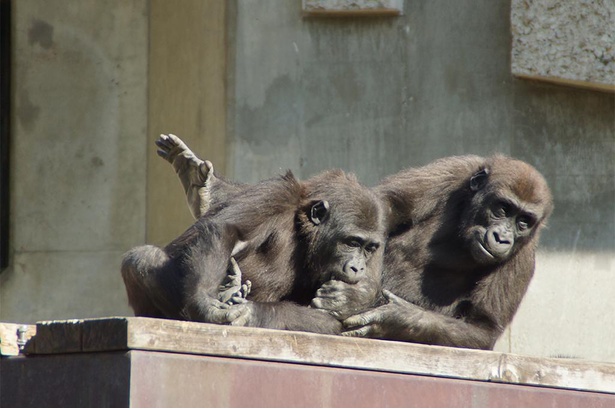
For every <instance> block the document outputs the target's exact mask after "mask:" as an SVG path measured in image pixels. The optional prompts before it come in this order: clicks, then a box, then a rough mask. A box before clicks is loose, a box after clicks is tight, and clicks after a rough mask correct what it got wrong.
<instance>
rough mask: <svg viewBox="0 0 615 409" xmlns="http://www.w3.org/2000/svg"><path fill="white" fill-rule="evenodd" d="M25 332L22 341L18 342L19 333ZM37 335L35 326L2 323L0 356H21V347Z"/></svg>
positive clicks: (0, 328) (0, 325)
mask: <svg viewBox="0 0 615 409" xmlns="http://www.w3.org/2000/svg"><path fill="white" fill-rule="evenodd" d="M21 331H23V332H24V333H23V335H21V339H20V340H18V338H19V336H18V334H19V332H21ZM35 334H36V326H35V325H25V324H13V323H8V322H0V355H1V356H14V355H19V345H20V343H22V342H27V341H28V340H29V339H30V338H32V337H33V336H34V335H35Z"/></svg>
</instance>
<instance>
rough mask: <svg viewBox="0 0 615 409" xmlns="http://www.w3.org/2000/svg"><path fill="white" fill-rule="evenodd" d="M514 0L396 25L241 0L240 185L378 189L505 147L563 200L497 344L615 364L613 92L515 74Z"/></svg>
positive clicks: (443, 4) (431, 5)
mask: <svg viewBox="0 0 615 409" xmlns="http://www.w3.org/2000/svg"><path fill="white" fill-rule="evenodd" d="M510 11H511V5H510V2H507V1H491V0H482V1H478V0H473V1H470V0H468V1H458V2H450V1H444V0H436V1H406V3H405V5H404V15H403V16H401V17H394V18H374V19H372V18H363V19H356V18H355V19H317V18H305V19H304V18H301V10H300V4H299V2H287V1H283V0H279V1H274V0H272V1H268V2H266V3H263V2H258V3H257V2H244V1H239V2H238V4H237V21H236V24H237V27H236V30H235V32H236V36H237V37H236V50H235V56H234V59H235V61H236V65H235V71H234V75H235V81H234V84H235V91H234V94H233V99H234V100H235V104H234V106H233V108H234V112H233V113H232V115H231V116H230V118H231V119H230V121H231V124H230V125H231V131H230V132H229V135H233V139H232V142H233V147H234V150H233V156H232V159H233V164H232V167H231V170H232V174H233V176H234V177H235V178H236V179H238V180H241V181H250V182H251V181H256V180H258V179H261V178H265V177H270V176H272V175H274V174H276V173H279V172H280V171H282V170H284V169H286V168H290V169H292V170H293V171H294V172H295V173H296V174H297V175H298V176H300V177H306V176H310V175H312V174H314V173H316V172H318V171H320V170H322V169H326V168H330V167H341V168H344V169H347V170H350V171H354V172H356V173H357V174H358V176H359V177H360V179H361V180H363V181H365V182H366V183H368V184H375V183H376V182H377V181H378V180H379V179H380V178H382V177H383V176H385V175H387V174H390V173H393V172H396V171H397V170H399V169H401V168H403V167H406V166H416V165H422V164H425V163H427V162H429V161H431V160H433V159H435V158H438V157H441V156H447V155H457V154H465V153H475V154H480V155H488V154H490V153H493V152H496V151H500V152H504V153H506V154H509V155H512V156H515V157H518V158H520V159H523V160H526V161H528V162H529V163H531V164H533V165H535V166H536V167H537V168H538V169H539V170H540V171H541V172H542V173H543V174H544V175H545V177H546V178H547V180H548V182H549V183H550V185H551V188H552V190H553V193H554V196H555V206H556V208H555V213H554V215H553V218H552V220H551V222H550V227H549V229H548V230H547V231H546V232H545V233H544V234H543V237H542V247H541V251H540V253H539V255H538V260H537V270H536V276H535V279H534V281H533V283H532V285H531V287H530V289H529V292H528V294H527V296H526V299H525V301H524V302H523V304H522V306H521V309H520V311H519V314H518V315H517V317H516V319H515V321H514V323H513V325H512V327H511V328H510V330H509V331H507V333H506V334H505V336H504V337H503V338H502V339H501V341H500V342H499V343H498V346H497V348H498V349H499V350H502V351H510V352H515V353H523V354H535V355H543V356H550V355H572V356H579V357H583V358H589V359H598V360H611V361H615V343H613V342H612V339H613V338H614V337H615V311H614V307H615V301H614V300H615V286H613V285H611V283H612V281H613V277H614V276H615V208H614V206H613V203H615V163H614V162H615V121H614V119H615V114H614V113H615V97H614V95H613V94H607V93H599V92H590V91H582V90H577V89H573V88H565V87H556V86H549V85H543V84H540V83H528V82H524V81H522V80H517V79H513V78H512V77H511V71H510V64H511V61H510V51H511V48H510V44H511V34H510V32H511V28H510Z"/></svg>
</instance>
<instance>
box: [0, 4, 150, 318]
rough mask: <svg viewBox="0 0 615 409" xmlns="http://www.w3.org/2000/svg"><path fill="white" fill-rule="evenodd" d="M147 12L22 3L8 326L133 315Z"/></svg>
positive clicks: (141, 212)
mask: <svg viewBox="0 0 615 409" xmlns="http://www.w3.org/2000/svg"><path fill="white" fill-rule="evenodd" d="M146 17H147V2H146V1H145V0H143V1H130V2H126V1H122V0H104V1H100V0H86V1H73V0H54V1H37V0H19V1H13V24H14V30H13V35H14V43H13V55H14V67H13V73H14V77H13V94H14V96H13V115H14V121H13V134H12V137H11V143H12V150H11V160H12V164H11V187H12V188H11V242H10V245H11V249H12V260H11V266H10V267H9V269H8V270H7V271H4V272H3V273H2V275H0V280H1V281H0V319H1V320H3V321H17V322H36V321H38V320H44V319H51V318H61V317H64V318H76V317H97V316H105V315H118V314H119V315H125V314H130V309H129V308H128V305H127V302H126V296H125V291H124V288H123V283H122V279H121V277H120V275H119V264H120V257H121V254H122V253H123V252H124V251H126V250H127V249H128V248H129V247H131V246H134V245H137V244H139V243H142V242H143V241H144V239H145V164H146V151H145V146H146V145H145V143H146V139H145V138H146V124H147V121H146V119H147V99H146V98H147V87H146V85H147V45H148V43H147V39H148V38H147V18H146Z"/></svg>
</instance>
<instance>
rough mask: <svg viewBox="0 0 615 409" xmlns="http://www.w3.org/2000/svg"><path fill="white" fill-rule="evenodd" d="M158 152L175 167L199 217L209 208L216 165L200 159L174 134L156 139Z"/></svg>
mask: <svg viewBox="0 0 615 409" xmlns="http://www.w3.org/2000/svg"><path fill="white" fill-rule="evenodd" d="M156 146H158V150H157V151H156V153H157V154H158V156H160V157H161V158H163V159H165V160H166V161H167V162H169V163H170V164H171V165H173V169H175V173H176V174H177V176H178V177H179V180H180V182H181V184H182V186H183V188H184V192H185V193H186V200H187V201H188V206H189V207H190V212H191V213H192V215H193V216H194V218H199V217H200V216H202V215H203V214H205V213H206V212H207V210H208V209H209V201H210V198H209V189H210V186H211V184H212V179H213V178H214V177H215V176H214V167H213V165H212V163H211V162H210V161H208V160H206V161H204V160H202V159H199V158H198V157H197V156H196V155H195V154H194V152H192V150H190V148H188V145H186V144H185V143H184V141H182V140H181V139H180V138H178V137H177V136H176V135H173V134H168V135H167V134H162V135H160V137H159V138H158V139H157V140H156Z"/></svg>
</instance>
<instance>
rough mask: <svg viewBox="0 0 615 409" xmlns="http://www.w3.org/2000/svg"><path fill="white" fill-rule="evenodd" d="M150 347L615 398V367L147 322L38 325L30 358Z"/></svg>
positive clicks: (28, 348)
mask: <svg viewBox="0 0 615 409" xmlns="http://www.w3.org/2000/svg"><path fill="white" fill-rule="evenodd" d="M117 350H144V351H161V352H173V353H187V354H195V355H210V356H220V357H232V358H244V359H254V360H262V361H274V362H288V363H299V364H310V365H321V366H331V367H339V368H351V369H362V370H373V371H384V372H392V373H400V374H417V375H428V376H438V377H446V378H456V379H467V380H478V381H493V382H502V383H509V384H521V385H534V386H543V387H545V386H546V387H555V388H563V389H574V390H582V391H594V392H606V393H615V363H605V362H589V361H582V360H575V359H559V358H535V357H527V356H519V355H513V354H504V353H499V352H492V351H478V350H470V349H460V348H447V347H440V346H427V345H420V344H412V343H405V342H393V341H380V340H372V339H360V338H347V337H342V336H330V335H319V334H311V333H305V332H294V331H276V330H267V329H261V328H243V327H230V326H221V325H212V324H201V323H195V322H185V321H174V320H162V319H152V318H142V317H112V318H100V319H85V320H70V321H46V322H39V323H37V329H36V335H35V336H34V337H33V338H32V339H31V340H30V341H29V342H28V345H27V346H26V353H27V354H62V353H72V352H103V351H117Z"/></svg>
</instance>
